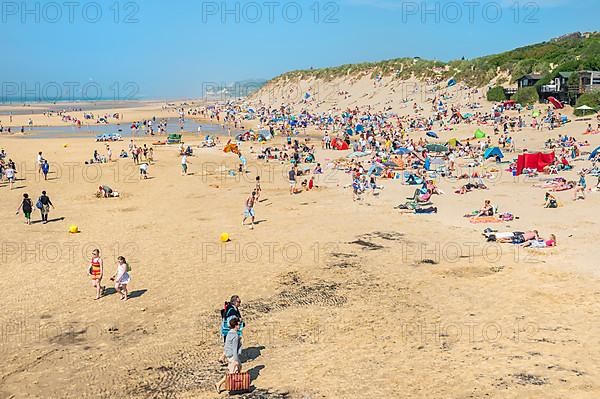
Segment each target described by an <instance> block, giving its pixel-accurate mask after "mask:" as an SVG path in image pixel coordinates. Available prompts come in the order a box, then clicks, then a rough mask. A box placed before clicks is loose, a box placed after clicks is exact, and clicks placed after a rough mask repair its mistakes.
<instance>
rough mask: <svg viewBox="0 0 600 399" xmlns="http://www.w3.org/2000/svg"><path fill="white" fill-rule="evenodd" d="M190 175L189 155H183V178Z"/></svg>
mask: <svg viewBox="0 0 600 399" xmlns="http://www.w3.org/2000/svg"><path fill="white" fill-rule="evenodd" d="M187 173H188V160H187V155H186V154H185V153H183V155H182V156H181V176H187Z"/></svg>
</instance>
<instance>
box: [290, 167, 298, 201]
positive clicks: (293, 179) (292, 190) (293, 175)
mask: <svg viewBox="0 0 600 399" xmlns="http://www.w3.org/2000/svg"><path fill="white" fill-rule="evenodd" d="M296 168H297V167H296V165H294V167H293V168H292V169H290V171H289V173H288V178H289V180H290V195H293V194H296V176H297V172H296Z"/></svg>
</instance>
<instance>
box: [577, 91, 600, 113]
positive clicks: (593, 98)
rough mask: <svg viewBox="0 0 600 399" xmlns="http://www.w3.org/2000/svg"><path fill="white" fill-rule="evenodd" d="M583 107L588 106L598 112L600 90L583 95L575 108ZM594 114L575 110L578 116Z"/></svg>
mask: <svg viewBox="0 0 600 399" xmlns="http://www.w3.org/2000/svg"><path fill="white" fill-rule="evenodd" d="M582 105H587V106H588V107H592V108H594V110H595V111H598V110H599V109H600V90H594V91H591V92H589V93H584V94H582V95H581V96H580V97H579V98H578V99H577V105H575V108H577V107H581V106H582ZM592 113H594V112H593V111H583V110H577V109H576V110H575V115H576V116H582V115H591V114H592Z"/></svg>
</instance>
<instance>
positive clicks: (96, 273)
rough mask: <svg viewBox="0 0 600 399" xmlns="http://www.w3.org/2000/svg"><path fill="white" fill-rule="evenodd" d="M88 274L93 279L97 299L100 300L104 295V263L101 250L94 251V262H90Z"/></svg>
mask: <svg viewBox="0 0 600 399" xmlns="http://www.w3.org/2000/svg"><path fill="white" fill-rule="evenodd" d="M88 274H89V275H90V276H91V277H92V285H93V286H94V287H96V299H100V297H101V296H102V294H104V287H103V286H102V276H103V275H104V263H103V262H102V258H101V257H100V250H99V249H94V250H93V251H92V260H91V261H90V266H89V269H88Z"/></svg>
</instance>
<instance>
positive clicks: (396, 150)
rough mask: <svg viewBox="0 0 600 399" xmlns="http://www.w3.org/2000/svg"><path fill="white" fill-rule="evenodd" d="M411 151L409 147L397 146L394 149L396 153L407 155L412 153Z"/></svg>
mask: <svg viewBox="0 0 600 399" xmlns="http://www.w3.org/2000/svg"><path fill="white" fill-rule="evenodd" d="M410 153H411V151H410V150H409V149H408V148H396V149H395V150H394V154H396V155H406V154H410Z"/></svg>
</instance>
